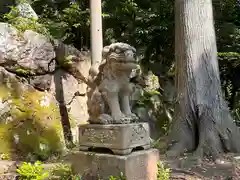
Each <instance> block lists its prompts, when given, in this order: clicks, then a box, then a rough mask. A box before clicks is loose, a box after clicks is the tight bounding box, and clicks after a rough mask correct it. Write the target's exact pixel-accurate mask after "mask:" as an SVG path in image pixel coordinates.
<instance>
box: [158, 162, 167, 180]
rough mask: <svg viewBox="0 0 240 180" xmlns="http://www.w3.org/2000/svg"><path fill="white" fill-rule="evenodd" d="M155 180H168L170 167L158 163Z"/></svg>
mask: <svg viewBox="0 0 240 180" xmlns="http://www.w3.org/2000/svg"><path fill="white" fill-rule="evenodd" d="M157 166H158V172H157V180H169V178H170V169H168V168H165V167H164V165H163V164H162V163H159V164H158V165H157Z"/></svg>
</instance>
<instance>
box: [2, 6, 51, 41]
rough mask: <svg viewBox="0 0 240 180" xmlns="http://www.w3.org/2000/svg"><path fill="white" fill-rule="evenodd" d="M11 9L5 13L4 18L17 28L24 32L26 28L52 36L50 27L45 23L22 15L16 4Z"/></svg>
mask: <svg viewBox="0 0 240 180" xmlns="http://www.w3.org/2000/svg"><path fill="white" fill-rule="evenodd" d="M10 9H11V11H10V12H9V13H7V14H5V15H4V18H5V19H6V20H7V22H8V23H9V24H11V25H13V26H14V27H15V28H16V29H17V30H19V31H20V32H24V31H25V30H33V31H35V32H37V33H40V34H43V35H45V36H47V37H51V36H50V33H49V31H48V29H47V28H46V27H45V26H44V25H43V24H41V23H39V22H38V20H37V19H34V18H25V17H21V16H20V15H19V10H18V8H16V7H14V6H10Z"/></svg>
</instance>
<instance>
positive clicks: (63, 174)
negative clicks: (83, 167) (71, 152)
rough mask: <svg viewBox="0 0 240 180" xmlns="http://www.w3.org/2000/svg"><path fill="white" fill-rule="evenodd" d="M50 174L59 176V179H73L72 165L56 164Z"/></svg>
mask: <svg viewBox="0 0 240 180" xmlns="http://www.w3.org/2000/svg"><path fill="white" fill-rule="evenodd" d="M50 174H51V176H56V177H58V179H59V180H72V179H73V175H72V170H71V166H70V165H68V164H58V165H56V166H55V167H54V168H53V169H51V171H50ZM75 178H76V177H75ZM74 180H75V179H74Z"/></svg>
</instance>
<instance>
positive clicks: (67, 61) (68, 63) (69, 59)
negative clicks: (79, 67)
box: [58, 55, 73, 69]
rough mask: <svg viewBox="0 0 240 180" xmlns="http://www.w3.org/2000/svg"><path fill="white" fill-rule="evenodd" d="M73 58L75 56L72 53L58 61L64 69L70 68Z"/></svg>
mask: <svg viewBox="0 0 240 180" xmlns="http://www.w3.org/2000/svg"><path fill="white" fill-rule="evenodd" d="M72 58H73V56H71V55H69V56H67V57H63V59H62V61H59V62H58V63H59V65H60V67H62V68H63V69H68V68H69V67H71V65H72Z"/></svg>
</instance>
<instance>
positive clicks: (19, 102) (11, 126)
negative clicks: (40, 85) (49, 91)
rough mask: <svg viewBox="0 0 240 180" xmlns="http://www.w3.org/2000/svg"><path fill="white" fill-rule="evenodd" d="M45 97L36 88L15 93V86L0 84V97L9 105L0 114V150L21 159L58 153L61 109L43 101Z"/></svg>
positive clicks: (42, 158)
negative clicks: (11, 87) (8, 86)
mask: <svg viewBox="0 0 240 180" xmlns="http://www.w3.org/2000/svg"><path fill="white" fill-rule="evenodd" d="M45 97H46V93H44V92H38V91H35V90H27V91H24V90H22V91H21V92H20V93H19V92H18V94H17V95H16V93H15V90H14V89H10V88H7V87H5V86H3V85H2V86H0V99H5V102H4V103H8V107H9V110H8V111H7V112H5V113H4V114H3V115H1V117H0V144H1V146H0V153H4V154H9V156H10V158H11V159H24V160H28V159H29V160H33V159H39V160H46V159H48V158H49V157H50V156H51V155H53V154H59V153H61V151H62V150H63V147H64V143H63V140H64V138H63V133H62V132H63V131H62V125H61V120H60V113H59V112H58V109H57V107H56V105H55V104H53V103H47V102H44V101H46V99H47V98H45ZM44 98H45V100H44ZM44 103H45V104H44Z"/></svg>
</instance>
